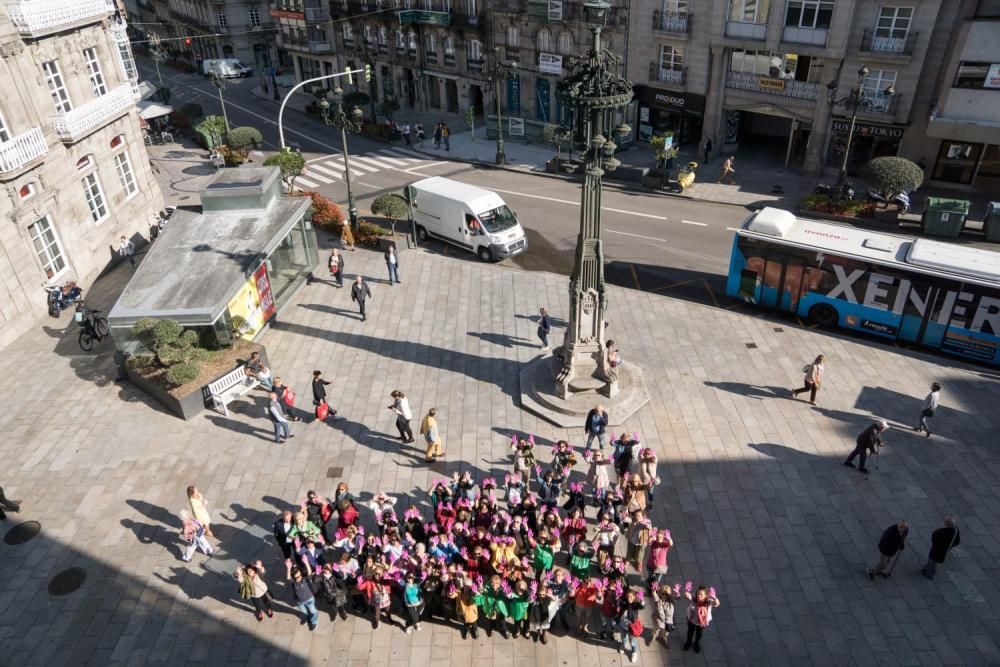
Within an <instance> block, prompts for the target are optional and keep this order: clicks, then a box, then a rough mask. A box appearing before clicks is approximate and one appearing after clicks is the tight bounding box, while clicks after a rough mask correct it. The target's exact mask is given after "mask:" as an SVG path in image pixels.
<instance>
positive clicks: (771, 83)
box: [757, 76, 785, 91]
mask: <svg viewBox="0 0 1000 667" xmlns="http://www.w3.org/2000/svg"><path fill="white" fill-rule="evenodd" d="M757 87H758V88H760V89H761V90H777V91H782V90H784V89H785V80H784V79H772V78H771V77H769V76H761V77H758V78H757Z"/></svg>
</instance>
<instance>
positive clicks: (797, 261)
mask: <svg viewBox="0 0 1000 667" xmlns="http://www.w3.org/2000/svg"><path fill="white" fill-rule="evenodd" d="M726 293H727V294H728V295H729V296H732V297H735V298H737V299H741V300H743V301H745V302H748V303H754V304H757V305H760V306H764V307H767V308H773V309H776V310H781V311H785V312H790V313H795V314H796V315H799V316H800V317H803V318H808V319H810V320H812V321H814V322H816V323H817V324H819V325H820V326H824V327H833V326H840V327H842V328H845V329H854V330H856V331H863V332H866V333H869V334H873V335H875V336H879V337H882V338H888V339H892V340H901V341H909V342H912V343H918V344H921V345H927V346H930V347H934V348H937V349H940V350H942V351H944V352H947V353H950V354H954V355H957V356H961V357H966V358H969V359H975V360H977V361H985V362H987V363H991V364H1000V253H997V252H992V251H988V250H982V249H979V248H973V247H970V246H963V245H958V244H954V243H942V242H940V241H932V240H929V239H914V238H911V237H905V236H899V235H894V234H884V233H878V232H871V231H868V230H864V229H858V228H855V227H849V226H846V225H841V224H836V223H829V222H818V221H815V220H806V219H802V218H796V217H795V216H794V215H793V214H792V213H789V212H788V211H782V210H779V209H774V208H764V209H761V210H760V211H757V212H756V213H754V214H752V215H750V216H749V217H748V218H747V219H746V220H745V221H744V222H743V224H742V225H740V228H739V229H738V230H736V236H735V238H734V240H733V250H732V255H731V258H730V263H729V277H728V280H727V283H726Z"/></svg>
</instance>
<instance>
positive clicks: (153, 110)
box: [135, 100, 174, 120]
mask: <svg viewBox="0 0 1000 667" xmlns="http://www.w3.org/2000/svg"><path fill="white" fill-rule="evenodd" d="M135 106H136V108H137V109H138V110H139V117H140V118H145V119H146V120H149V119H150V118H159V117H160V116H166V115H167V114H169V113H173V111H174V108H173V107H172V106H170V105H169V104H160V103H159V102H153V101H151V100H142V101H141V102H137V103H136V105H135Z"/></svg>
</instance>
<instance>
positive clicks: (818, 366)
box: [792, 354, 824, 405]
mask: <svg viewBox="0 0 1000 667" xmlns="http://www.w3.org/2000/svg"><path fill="white" fill-rule="evenodd" d="M823 370H824V368H823V355H822V354H821V355H819V356H818V357H816V360H815V361H813V362H812V363H811V364H806V365H805V366H804V367H803V368H802V372H803V373H804V374H805V379H804V381H803V383H802V387H800V388H799V389H793V390H792V396H798V395H799V394H801V393H803V392H806V391H808V392H809V402H810V403H812V404H813V405H816V392H817V391H819V386H820V384H822V382H823Z"/></svg>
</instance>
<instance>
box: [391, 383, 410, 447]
mask: <svg viewBox="0 0 1000 667" xmlns="http://www.w3.org/2000/svg"><path fill="white" fill-rule="evenodd" d="M389 396H391V397H392V405H390V406H388V407H389V409H390V410H392V412H393V413H394V414H395V415H396V430H398V431H399V440H400V441H401V442H402V443H403V444H407V443H410V442H413V430H412V429H411V428H410V421H411V420H412V419H413V412H412V411H411V410H410V401H409V400H408V399H407V398H406V395H405V394H404V393H403V392H401V391H399V390H398V389H397V390H395V391H393V392H392V393H391V394H389Z"/></svg>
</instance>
